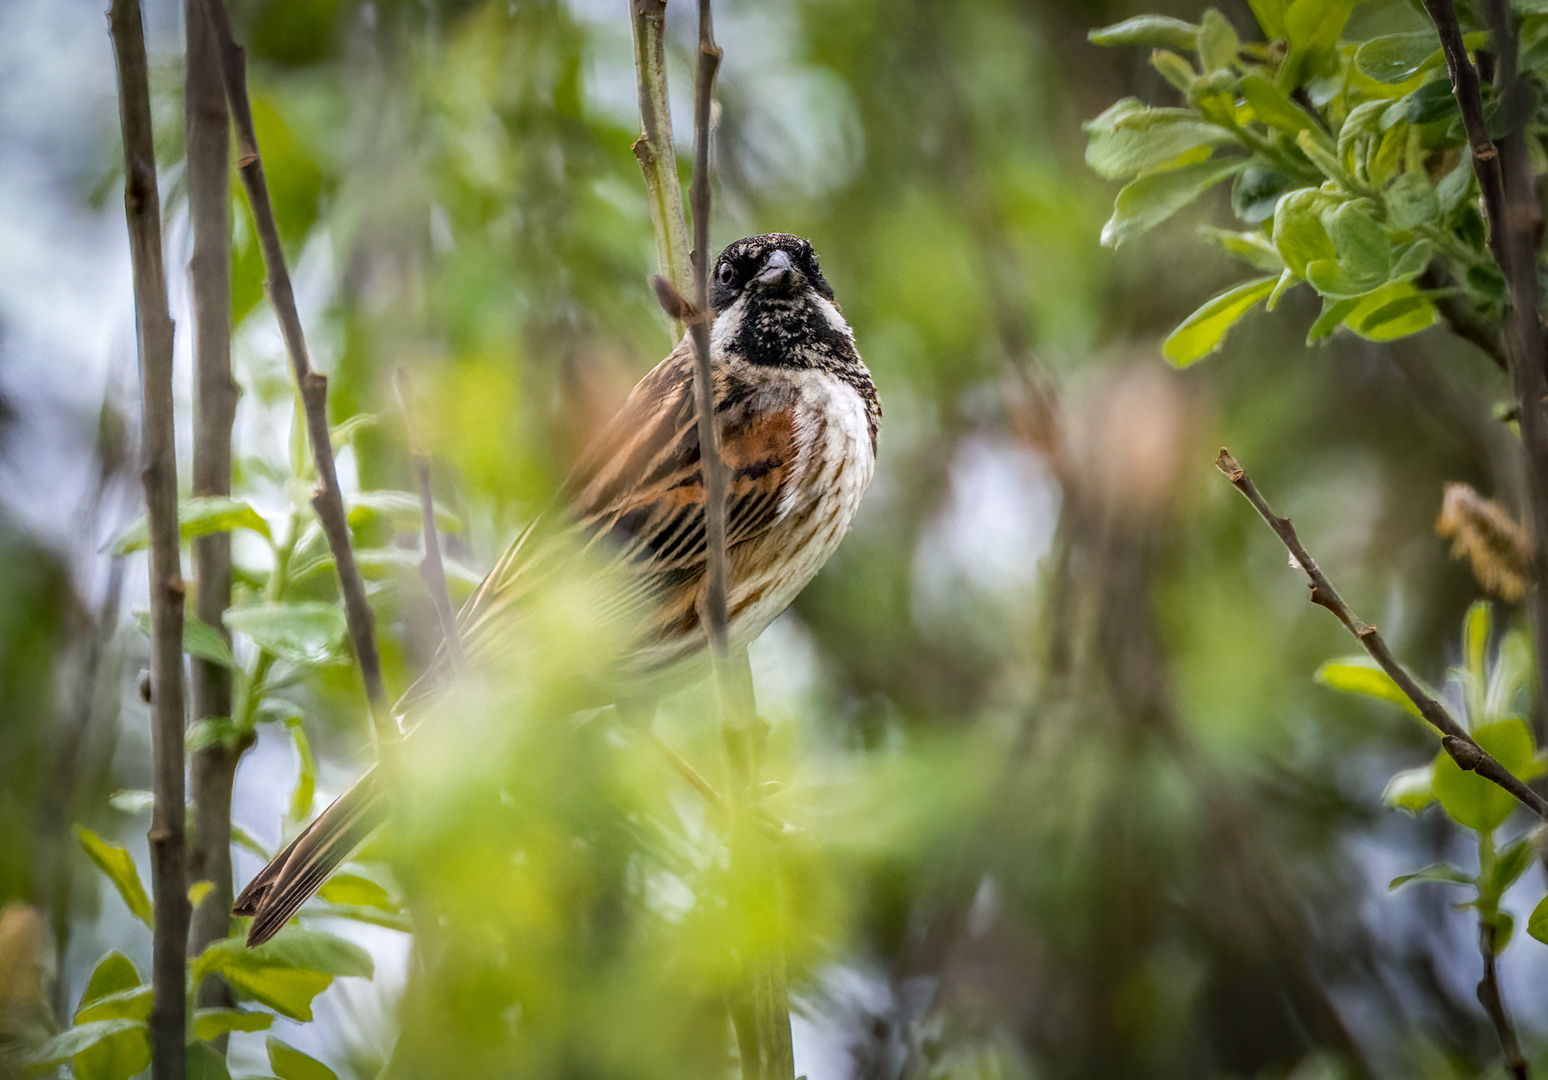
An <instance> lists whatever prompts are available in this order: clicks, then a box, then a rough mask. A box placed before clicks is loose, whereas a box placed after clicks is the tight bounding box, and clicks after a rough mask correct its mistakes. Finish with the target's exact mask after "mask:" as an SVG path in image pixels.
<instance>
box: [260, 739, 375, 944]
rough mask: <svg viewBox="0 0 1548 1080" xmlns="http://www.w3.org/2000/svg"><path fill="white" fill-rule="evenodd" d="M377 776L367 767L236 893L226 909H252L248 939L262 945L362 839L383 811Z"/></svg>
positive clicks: (368, 833)
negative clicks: (232, 902)
mask: <svg viewBox="0 0 1548 1080" xmlns="http://www.w3.org/2000/svg"><path fill="white" fill-rule="evenodd" d="M386 812H387V807H386V800H385V799H383V797H382V786H381V778H380V777H379V776H378V775H377V770H376V769H372V770H371V771H370V772H368V773H366V774H365V775H364V776H363V777H361V778H360V781H359V782H358V783H357V784H355V786H354V787H352V788H350V789H349V790H348V791H346V792H345V793H344V794H343V795H340V796H339V797H338V798H337V799H335V800H334V801H333V804H332V805H331V806H329V807H328V809H326V810H324V811H323V812H322V813H321V814H319V815H318V816H317V820H316V821H314V822H312V823H311V824H310V825H308V826H307V827H306V828H305V829H304V830H303V831H302V832H301V835H300V836H298V837H296V838H295V839H294V840H292V841H291V842H290V843H289V844H288V845H286V847H285V850H283V851H281V852H280V853H279V854H278V855H276V856H274V858H273V859H271V860H270V861H269V865H268V866H265V867H264V868H263V869H262V870H260V871H258V874H257V875H256V876H255V877H254V878H253V880H252V881H250V882H248V883H247V888H245V889H243V890H242V895H241V896H238V897H237V898H236V902H235V903H234V904H232V906H231V910H232V913H233V914H236V915H251V916H252V917H253V924H252V926H251V927H249V928H248V931H247V944H248V945H262V944H263V943H264V942H265V941H268V940H269V939H270V938H271V937H273V936H274V935H275V934H277V933H279V929H280V927H282V926H284V925H285V923H287V922H288V921H290V917H291V916H292V915H294V914H295V913H296V911H297V910H298V909H299V908H300V907H301V905H302V904H304V903H305V902H306V899H307V897H309V896H311V895H312V894H313V893H314V892H316V891H317V889H318V887H319V886H321V885H322V883H323V882H324V881H326V880H328V875H330V874H332V873H333V872H334V871H335V870H337V869H338V868H339V864H340V863H342V862H343V861H344V860H345V859H347V858H349V857H350V855H352V854H354V852H355V849H356V848H358V847H359V846H360V845H361V844H362V843H364V842H365V839H366V837H367V836H369V835H370V834H371V831H372V830H373V829H375V828H376V826H377V825H379V824H380V823H381V820H382V818H384V817H385V816H386Z"/></svg>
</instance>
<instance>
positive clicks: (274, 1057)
mask: <svg viewBox="0 0 1548 1080" xmlns="http://www.w3.org/2000/svg"><path fill="white" fill-rule="evenodd" d="M268 1047H269V1068H271V1069H273V1070H274V1075H275V1076H276V1077H278V1078H279V1080H338V1076H337V1074H335V1073H334V1071H333V1070H332V1069H330V1068H328V1066H326V1065H324V1064H323V1063H322V1062H320V1061H318V1060H317V1059H316V1058H314V1057H310V1056H308V1055H306V1054H303V1053H302V1052H301V1051H299V1050H297V1049H296V1048H295V1047H293V1046H287V1045H285V1044H284V1043H282V1042H280V1041H279V1040H278V1039H276V1038H275V1037H274V1036H273V1035H270V1036H269V1039H268Z"/></svg>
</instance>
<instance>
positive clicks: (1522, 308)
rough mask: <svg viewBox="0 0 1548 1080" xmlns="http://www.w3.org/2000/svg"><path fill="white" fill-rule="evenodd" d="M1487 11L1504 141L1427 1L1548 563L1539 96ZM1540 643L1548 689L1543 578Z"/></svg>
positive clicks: (1487, 8)
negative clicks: (1497, 309) (1536, 146)
mask: <svg viewBox="0 0 1548 1080" xmlns="http://www.w3.org/2000/svg"><path fill="white" fill-rule="evenodd" d="M1482 6H1483V8H1484V16H1485V18H1486V19H1487V20H1488V22H1489V31H1490V34H1491V35H1492V37H1493V39H1494V45H1495V51H1496V52H1497V53H1498V55H1499V70H1498V72H1497V73H1496V75H1497V79H1496V81H1497V85H1498V86H1499V87H1500V91H1501V93H1500V115H1501V118H1502V119H1503V120H1504V121H1505V125H1506V132H1507V134H1506V136H1505V137H1504V138H1502V139H1501V140H1500V144H1499V145H1498V146H1496V145H1495V144H1494V143H1493V142H1492V141H1491V140H1490V138H1489V131H1488V128H1487V127H1486V126H1485V123H1484V113H1483V98H1482V96H1481V94H1480V91H1479V85H1478V72H1477V71H1476V70H1475V69H1474V67H1473V65H1472V63H1471V62H1470V61H1469V60H1468V58H1467V51H1466V49H1465V48H1464V47H1463V43H1462V29H1461V27H1460V26H1459V25H1458V24H1457V13H1456V9H1455V7H1454V6H1453V4H1452V0H1424V7H1425V10H1426V11H1427V12H1428V13H1429V15H1430V19H1431V20H1432V21H1433V22H1434V23H1435V29H1436V32H1437V33H1439V35H1440V39H1441V48H1442V50H1443V51H1444V52H1445V54H1446V67H1447V70H1449V71H1450V72H1451V90H1452V95H1453V96H1454V97H1455V98H1456V100H1457V109H1458V110H1459V111H1460V112H1461V114H1462V123H1463V126H1464V127H1465V128H1466V129H1467V140H1468V145H1469V146H1470V147H1472V151H1473V172H1474V174H1475V175H1476V176H1477V177H1478V186H1479V189H1480V190H1481V191H1482V193H1483V203H1484V214H1485V216H1486V217H1487V218H1488V223H1489V250H1490V251H1492V252H1493V253H1494V258H1495V261H1496V262H1498V263H1499V266H1500V272H1501V274H1503V275H1504V278H1505V289H1506V293H1507V295H1508V297H1509V305H1508V309H1507V311H1506V315H1505V333H1504V346H1505V358H1506V361H1507V362H1508V365H1509V368H1510V373H1511V379H1512V381H1513V383H1514V385H1515V391H1516V411H1517V417H1518V419H1519V420H1520V423H1521V445H1522V449H1523V450H1524V451H1525V458H1526V479H1527V494H1528V498H1529V500H1530V507H1529V510H1530V520H1531V523H1532V536H1533V555H1534V559H1535V561H1536V563H1537V565H1538V566H1545V565H1548V547H1545V539H1548V417H1545V415H1544V411H1543V401H1544V398H1545V396H1548V374H1545V372H1544V368H1543V325H1542V321H1541V317H1540V315H1539V313H1538V303H1539V296H1538V281H1537V242H1538V236H1537V233H1538V227H1539V225H1540V223H1541V213H1540V210H1539V208H1538V202H1537V181H1536V177H1535V176H1534V175H1533V173H1532V166H1531V162H1530V161H1529V160H1528V157H1527V135H1526V124H1527V121H1528V119H1529V118H1530V116H1529V114H1530V112H1531V108H1532V103H1531V95H1530V92H1529V91H1528V90H1527V89H1526V87H1525V86H1524V85H1523V84H1522V82H1521V79H1520V78H1519V76H1518V73H1517V70H1516V48H1517V41H1516V34H1515V28H1514V25H1513V24H1512V22H1511V17H1510V13H1509V11H1508V10H1507V8H1506V5H1505V0H1487V2H1486V3H1484V4H1483V5H1482ZM1530 603H1531V610H1532V628H1533V635H1532V637H1533V644H1534V647H1535V650H1536V659H1537V681H1538V686H1539V687H1540V688H1541V687H1548V588H1545V587H1544V586H1543V585H1542V584H1538V585H1537V586H1535V587H1534V588H1533V589H1532V592H1531V597H1530ZM1537 733H1538V737H1539V739H1543V738H1548V708H1545V703H1544V701H1543V700H1542V696H1541V694H1540V695H1539V702H1538V709H1537Z"/></svg>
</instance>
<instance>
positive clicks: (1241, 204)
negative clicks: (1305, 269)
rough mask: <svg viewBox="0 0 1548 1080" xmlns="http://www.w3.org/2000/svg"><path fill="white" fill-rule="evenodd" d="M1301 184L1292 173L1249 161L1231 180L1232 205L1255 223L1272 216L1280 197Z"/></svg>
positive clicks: (1247, 219)
mask: <svg viewBox="0 0 1548 1080" xmlns="http://www.w3.org/2000/svg"><path fill="white" fill-rule="evenodd" d="M1300 186H1301V181H1299V180H1297V179H1296V178H1295V177H1293V176H1291V175H1290V174H1289V173H1286V172H1281V171H1280V170H1279V169H1271V168H1268V167H1266V166H1263V165H1252V164H1249V165H1248V166H1247V167H1246V168H1244V169H1243V170H1242V171H1241V172H1239V173H1237V174H1236V179H1235V180H1233V181H1232V182H1231V209H1232V210H1233V211H1234V212H1235V213H1236V216H1237V217H1239V218H1241V219H1242V221H1244V222H1246V223H1247V224H1249V225H1256V224H1258V223H1259V222H1260V221H1267V220H1268V219H1269V218H1271V217H1273V216H1274V211H1275V208H1276V207H1278V205H1279V200H1280V197H1281V196H1283V195H1284V194H1286V193H1287V192H1290V191H1294V190H1295V189H1296V188H1298V187H1300ZM1281 265H1283V263H1282V262H1281Z"/></svg>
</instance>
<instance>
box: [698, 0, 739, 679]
mask: <svg viewBox="0 0 1548 1080" xmlns="http://www.w3.org/2000/svg"><path fill="white" fill-rule="evenodd" d="M719 70H720V49H719V47H718V46H716V44H715V37H714V27H713V24H712V23H711V21H710V5H709V0H699V66H698V71H697V72H696V74H695V76H694V83H693V186H692V187H691V188H690V189H689V192H688V198H689V201H690V202H691V203H692V204H693V256H694V258H693V306H694V307H695V308H696V309H697V310H696V312H695V314H696V315H697V318H695V319H694V320H693V325H692V327H691V331H692V334H693V352H694V378H693V386H694V396H695V399H696V400H697V402H698V409H699V446H700V447H701V448H702V449H701V454H700V461H701V462H702V469H703V472H704V539H705V545H706V547H705V564H706V565H705V579H706V580H705V591H704V615H705V622H706V628H707V630H708V632H709V638H710V649H711V651H712V652H713V653H714V654H715V656H716V658H717V661H723V660H724V659H725V657H726V656H727V654H728V653H729V650H730V647H731V643H730V638H729V636H728V634H727V630H726V463H725V462H724V461H723V460H722V459H721V456H720V425H718V424H717V423H715V404H714V402H715V374H714V368H713V366H712V363H711V360H710V318H711V313H710V305H709V221H710V175H709V158H710V152H709V140H710V103H711V98H712V95H713V94H714V91H715V73H716V72H717V71H719Z"/></svg>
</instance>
